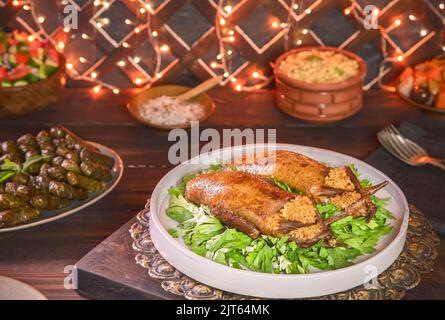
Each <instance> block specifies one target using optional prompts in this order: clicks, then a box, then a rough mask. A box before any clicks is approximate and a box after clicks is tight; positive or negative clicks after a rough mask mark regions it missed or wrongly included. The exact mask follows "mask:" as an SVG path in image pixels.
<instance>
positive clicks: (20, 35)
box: [0, 31, 65, 118]
mask: <svg viewBox="0 0 445 320" xmlns="http://www.w3.org/2000/svg"><path fill="white" fill-rule="evenodd" d="M64 66H65V63H64V58H63V56H62V55H60V54H59V53H58V52H57V51H56V50H55V48H54V47H53V46H52V45H51V43H49V42H48V41H45V40H38V39H33V37H31V36H30V35H29V34H27V33H25V32H19V31H13V32H11V33H6V32H3V31H0V118H5V117H14V116H21V115H24V114H28V113H31V112H34V111H38V110H41V109H43V108H45V107H46V106H48V105H49V104H51V103H54V102H56V101H57V99H58V97H59V95H60V92H61V91H62V89H63V86H64V84H65V70H64Z"/></svg>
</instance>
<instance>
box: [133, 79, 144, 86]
mask: <svg viewBox="0 0 445 320" xmlns="http://www.w3.org/2000/svg"><path fill="white" fill-rule="evenodd" d="M141 83H142V79H141V78H136V79H134V84H136V85H140V84H141Z"/></svg>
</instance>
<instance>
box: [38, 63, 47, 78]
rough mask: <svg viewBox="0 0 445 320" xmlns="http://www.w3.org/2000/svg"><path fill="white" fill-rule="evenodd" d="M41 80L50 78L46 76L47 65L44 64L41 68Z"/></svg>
mask: <svg viewBox="0 0 445 320" xmlns="http://www.w3.org/2000/svg"><path fill="white" fill-rule="evenodd" d="M38 75H39V78H40V79H46V78H48V75H47V74H46V68H45V65H44V64H41V65H40V66H39V74H38Z"/></svg>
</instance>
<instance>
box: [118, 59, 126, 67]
mask: <svg viewBox="0 0 445 320" xmlns="http://www.w3.org/2000/svg"><path fill="white" fill-rule="evenodd" d="M117 65H118V66H119V67H125V65H126V63H125V61H124V60H121V61H118V63H117Z"/></svg>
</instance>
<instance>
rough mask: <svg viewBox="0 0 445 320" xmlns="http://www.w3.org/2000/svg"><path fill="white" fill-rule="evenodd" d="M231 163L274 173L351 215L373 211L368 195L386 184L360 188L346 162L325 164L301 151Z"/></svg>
mask: <svg viewBox="0 0 445 320" xmlns="http://www.w3.org/2000/svg"><path fill="white" fill-rule="evenodd" d="M230 165H231V166H233V165H234V166H236V168H237V170H240V171H245V172H249V173H252V174H256V175H261V176H264V177H269V178H270V177H273V178H274V179H276V180H279V181H281V182H283V183H286V184H287V185H288V186H290V187H291V188H294V189H297V190H299V191H302V192H303V193H305V194H306V195H310V196H311V197H312V198H313V199H314V201H316V202H317V203H326V202H331V203H333V204H335V205H336V206H337V207H338V208H340V209H343V210H345V212H347V213H348V214H350V215H354V216H367V217H368V218H372V216H373V214H374V213H375V206H374V205H373V204H372V201H371V200H370V196H371V195H373V194H374V193H376V192H377V191H378V190H380V189H381V188H383V187H385V186H386V185H387V184H388V182H387V181H384V182H382V183H380V184H378V185H375V186H371V187H369V188H363V187H362V186H361V185H360V182H359V181H358V179H357V177H356V176H355V175H354V173H353V172H352V170H351V169H350V168H349V167H347V166H345V167H328V166H327V165H325V164H323V163H321V162H318V161H316V160H314V159H311V158H309V157H306V156H304V155H302V154H299V153H295V152H290V151H284V150H278V151H276V152H274V153H270V154H268V153H261V154H255V155H246V156H244V157H242V158H240V159H237V160H235V161H233V162H232V163H231V164H230Z"/></svg>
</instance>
